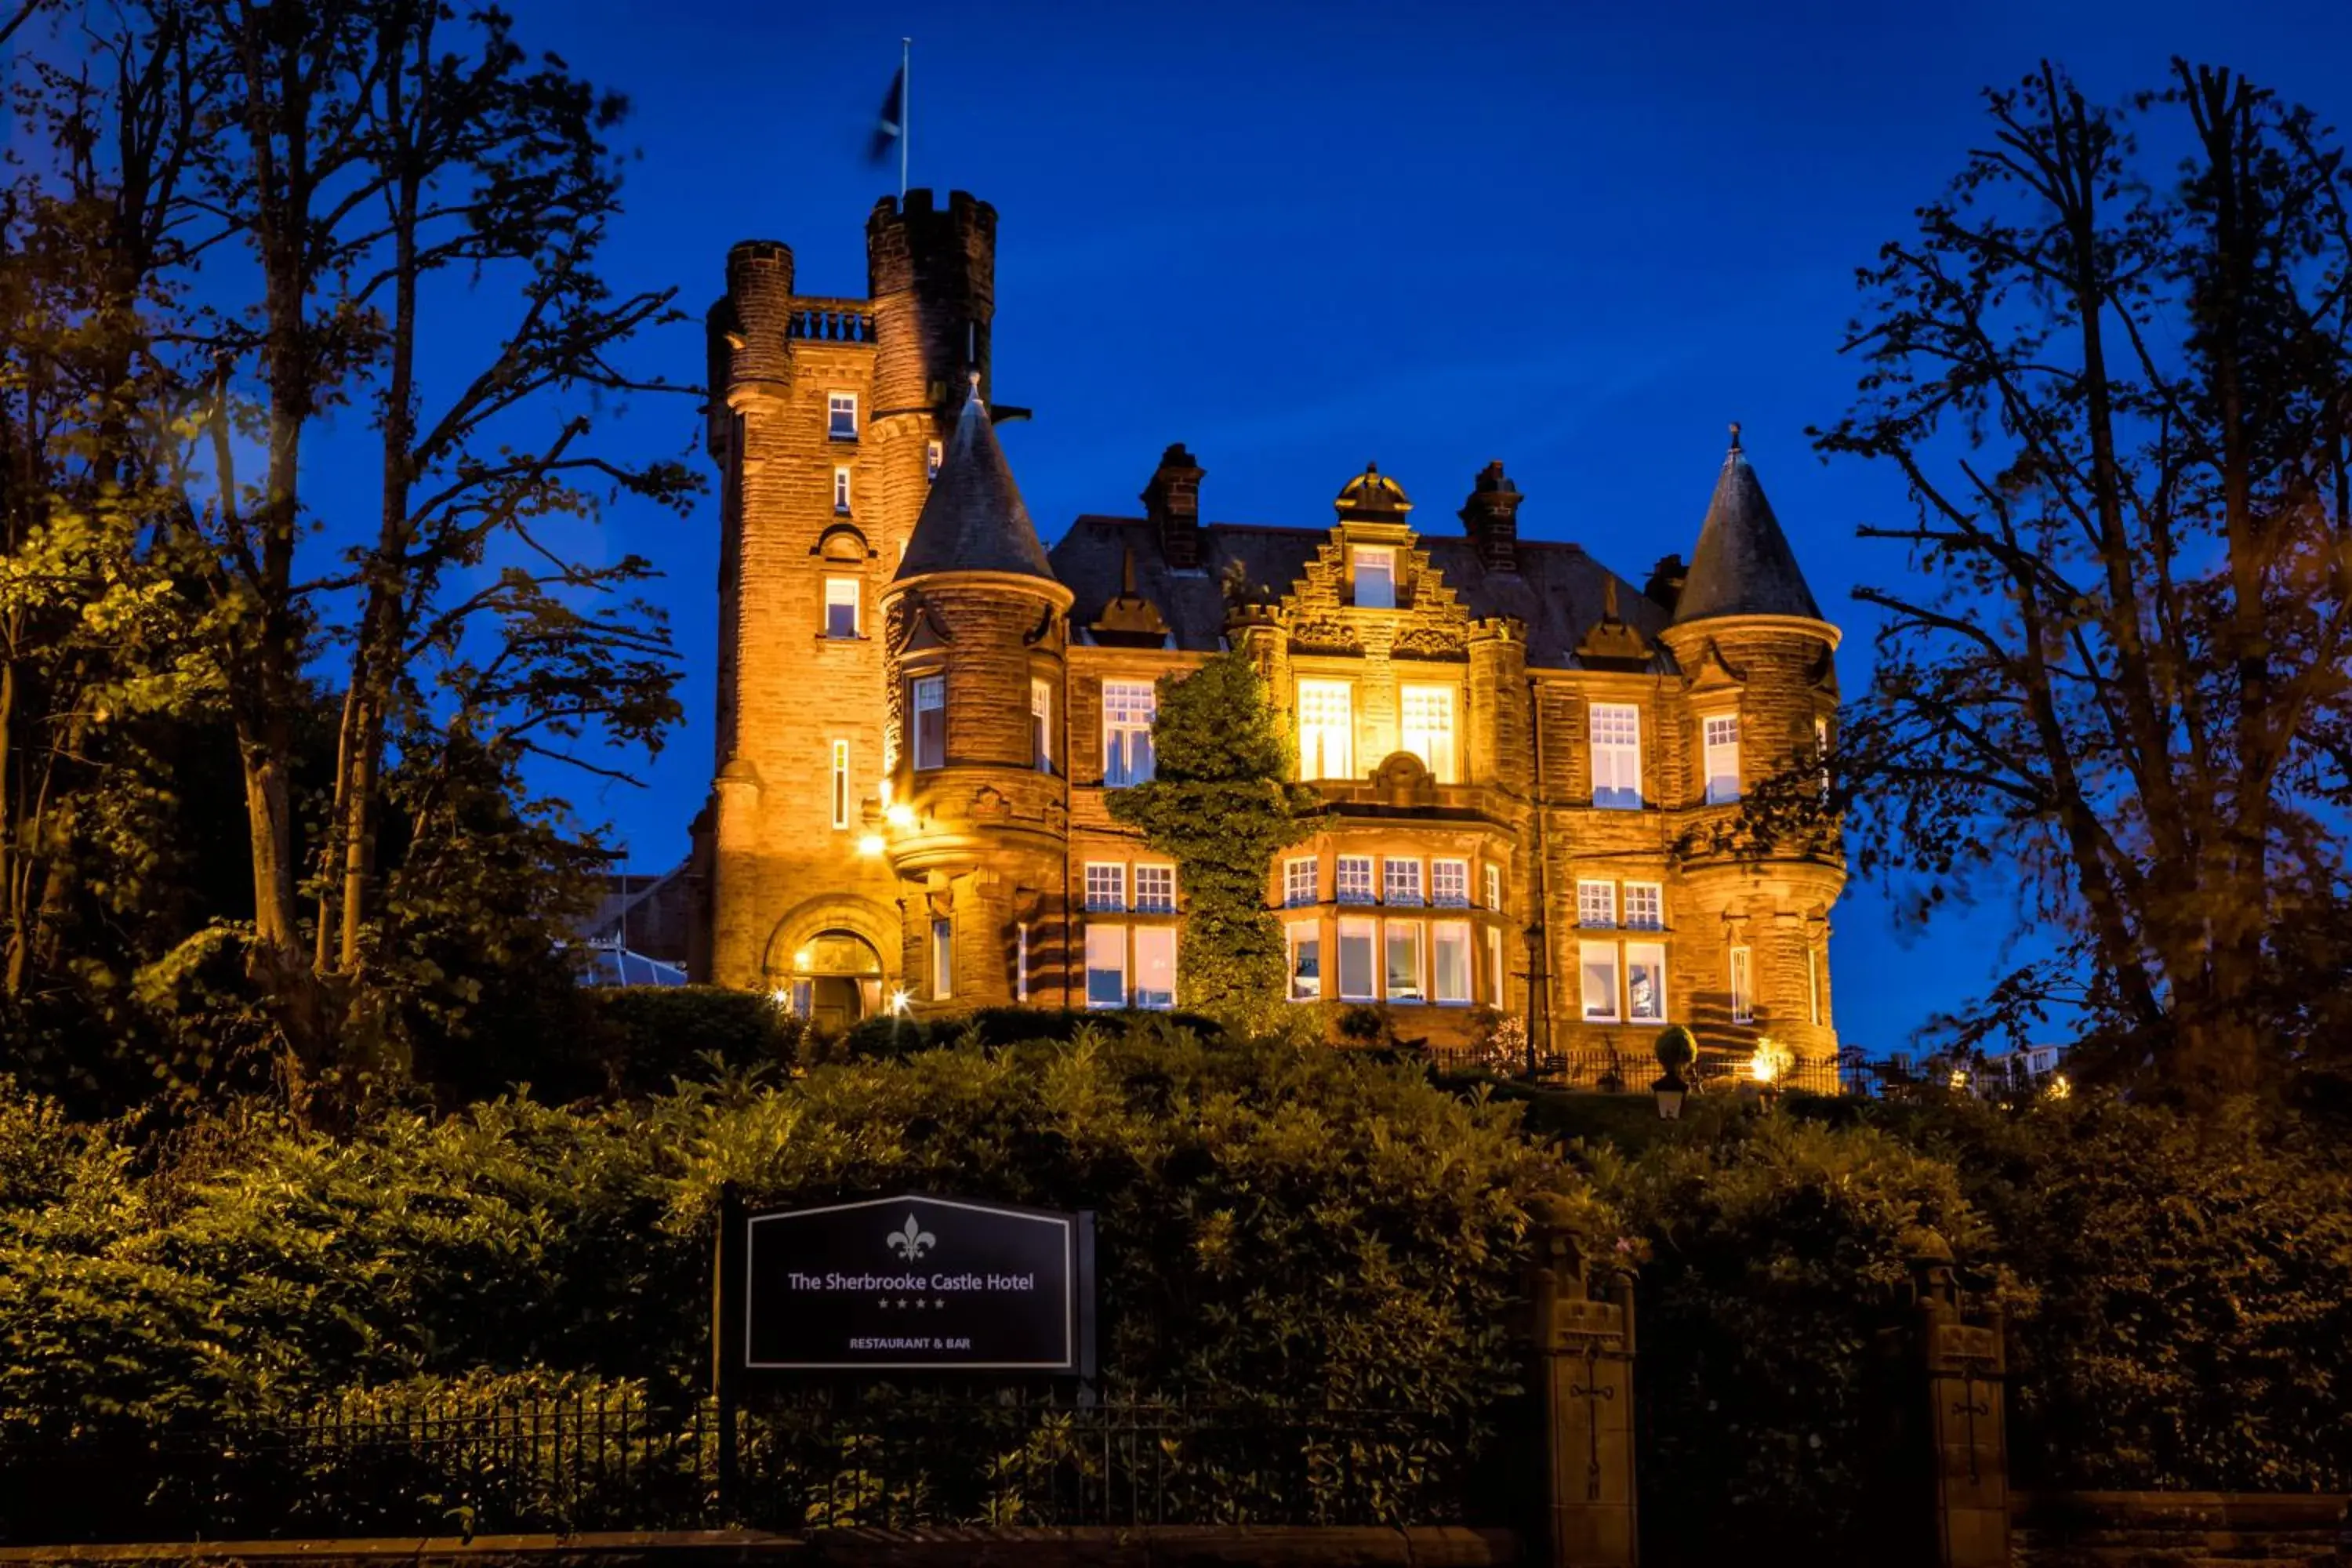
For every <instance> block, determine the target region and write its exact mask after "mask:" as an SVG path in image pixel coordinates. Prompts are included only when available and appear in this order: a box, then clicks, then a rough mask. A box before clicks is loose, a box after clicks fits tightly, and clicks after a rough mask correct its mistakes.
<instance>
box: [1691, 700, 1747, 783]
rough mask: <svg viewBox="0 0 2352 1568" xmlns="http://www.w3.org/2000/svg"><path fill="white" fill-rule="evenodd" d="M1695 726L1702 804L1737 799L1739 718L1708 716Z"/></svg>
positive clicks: (1729, 715) (1726, 715)
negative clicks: (1703, 783)
mask: <svg viewBox="0 0 2352 1568" xmlns="http://www.w3.org/2000/svg"><path fill="white" fill-rule="evenodd" d="M1698 724H1699V737H1700V741H1701V746H1700V760H1701V763H1702V764H1703V766H1704V777H1705V780H1706V804H1707V805H1729V804H1730V803H1731V802H1733V801H1735V800H1738V798H1739V715H1738V714H1737V713H1709V714H1707V715H1706V716H1705V717H1704V718H1702V719H1700V720H1699V721H1698Z"/></svg>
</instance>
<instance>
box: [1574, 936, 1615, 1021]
mask: <svg viewBox="0 0 2352 1568" xmlns="http://www.w3.org/2000/svg"><path fill="white" fill-rule="evenodd" d="M1596 966H1598V967H1601V968H1603V969H1605V970H1606V971H1607V973H1608V979H1607V981H1606V983H1605V984H1601V983H1596V979H1595V975H1594V973H1593V972H1594V969H1595V967H1596ZM1624 984H1625V967H1624V959H1623V955H1622V954H1621V953H1620V952H1618V951H1617V944H1616V943H1615V942H1579V943H1578V944H1577V955H1576V994H1577V1016H1579V1017H1580V1018H1582V1019H1583V1020H1584V1021H1585V1022H1586V1023H1588V1024H1621V1023H1622V1022H1624V1006H1625V998H1624V996H1623V995H1622V990H1623V987H1624ZM1596 990H1599V991H1605V992H1606V993H1607V995H1606V996H1605V997H1596V996H1595V995H1594V994H1593V993H1594V992H1595V991H1596ZM1596 1002H1601V1003H1602V1004H1603V1005H1604V1006H1605V1007H1606V1011H1601V1010H1600V1009H1597V1008H1596V1007H1595V1006H1594V1004H1595V1003H1596Z"/></svg>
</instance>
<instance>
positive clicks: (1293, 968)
mask: <svg viewBox="0 0 2352 1568" xmlns="http://www.w3.org/2000/svg"><path fill="white" fill-rule="evenodd" d="M1301 947H1311V948H1313V949H1314V952H1315V973H1314V974H1313V975H1312V976H1309V977H1307V978H1309V979H1311V981H1312V984H1310V985H1301V984H1299V981H1300V978H1301V977H1300V975H1299V973H1298V950H1299V949H1300V948H1301ZM1283 951H1284V952H1285V954H1286V957H1287V960H1288V963H1289V969H1288V971H1287V973H1288V974H1289V982H1288V984H1289V996H1290V1000H1292V1001H1293V1002H1320V1001H1321V1000H1322V999H1323V982H1324V974H1323V922H1322V921H1291V922H1290V924H1289V925H1287V926H1286V927H1285V928H1283Z"/></svg>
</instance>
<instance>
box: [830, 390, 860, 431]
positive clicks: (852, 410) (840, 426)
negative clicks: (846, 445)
mask: <svg viewBox="0 0 2352 1568" xmlns="http://www.w3.org/2000/svg"><path fill="white" fill-rule="evenodd" d="M824 433H825V435H826V436H828V437H831V438H832V439H834V440H835V441H855V440H856V439H857V394H856V393H854V392H834V393H828V394H826V395H825V399H824Z"/></svg>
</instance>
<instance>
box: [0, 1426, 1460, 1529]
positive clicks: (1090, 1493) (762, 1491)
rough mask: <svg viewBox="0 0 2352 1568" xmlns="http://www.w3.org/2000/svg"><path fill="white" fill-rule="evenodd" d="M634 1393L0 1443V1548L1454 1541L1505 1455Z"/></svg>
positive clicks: (1394, 1441)
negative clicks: (1165, 1537) (1132, 1529)
mask: <svg viewBox="0 0 2352 1568" xmlns="http://www.w3.org/2000/svg"><path fill="white" fill-rule="evenodd" d="M737 1421H738V1425H737V1428H736V1443H735V1457H734V1465H733V1468H732V1471H731V1474H730V1475H722V1468H721V1467H722V1458H721V1445H720V1441H719V1424H718V1417H717V1414H716V1411H715V1408H714V1407H713V1406H712V1405H709V1403H707V1402H685V1403H671V1404H666V1403H664V1402H661V1401H659V1400H656V1399H652V1398H648V1397H646V1396H644V1395H642V1394H633V1393H630V1394H619V1395H617V1396H613V1395H610V1394H604V1393H599V1394H582V1395H578V1396H574V1397H568V1398H562V1399H532V1400H524V1401H501V1402H498V1403H496V1404H493V1405H484V1404H482V1403H479V1402H466V1401H447V1400H422V1401H418V1402H415V1403H414V1404H410V1405H401V1404H397V1403H394V1404H387V1403H385V1402H384V1401H383V1400H382V1399H381V1398H380V1397H371V1398H370V1400H369V1401H368V1402H367V1405H366V1408H365V1410H364V1411H363V1412H362V1413H359V1414H353V1413H352V1411H351V1410H349V1409H348V1408H345V1407H341V1406H338V1407H331V1408H328V1409H324V1410H321V1411H319V1412H315V1413H312V1414H310V1415H305V1416H302V1417H299V1418H296V1419H289V1420H276V1421H269V1422H255V1423H247V1424H244V1425H240V1426H231V1427H220V1428H207V1429H204V1430H198V1431H184V1432H176V1433H171V1434H167V1435H160V1436H159V1435H152V1434H149V1435H139V1436H132V1435H129V1434H119V1435H114V1436H106V1437H97V1436H76V1437H69V1438H65V1439H62V1440H57V1441H49V1442H18V1443H14V1444H9V1445H5V1446H0V1541H5V1542H17V1543H26V1542H61V1541H72V1540H94V1539H100V1538H103V1539H110V1540H118V1541H135V1540H215V1541H217V1540H231V1539H247V1540H252V1539H269V1538H276V1537H288V1536H321V1535H423V1534H431V1535H443V1534H453V1535H465V1536H472V1535H477V1534H485V1533H501V1534H503V1533H510V1532H538V1531H559V1532H561V1531H586V1530H675V1529H698V1528H716V1527H719V1526H725V1525H735V1524H741V1525H751V1526H756V1527H759V1528H763V1529H771V1530H790V1531H798V1530H811V1529H817V1530H821V1529H826V1528H832V1527H842V1526H891V1527H900V1528H903V1527H909V1526H915V1525H935V1524H994V1525H1016V1524H1017V1525H1042V1526H1068V1525H1087V1524H1095V1525H1134V1524H1154V1523H1167V1524H1214V1523H1293V1524H1374V1523H1391V1524H1400V1523H1460V1522H1465V1521H1468V1520H1469V1519H1470V1518H1471V1517H1472V1516H1473V1514H1474V1513H1475V1512H1477V1511H1478V1510H1480V1508H1481V1506H1482V1505H1481V1503H1480V1499H1481V1498H1482V1497H1484V1496H1488V1495H1496V1496H1499V1495H1500V1494H1499V1493H1498V1492H1497V1491H1496V1487H1495V1477H1494V1473H1493V1472H1494V1470H1495V1468H1496V1464H1497V1463H1498V1461H1497V1460H1496V1458H1495V1453H1494V1450H1495V1449H1496V1447H1498V1446H1497V1445H1496V1444H1495V1443H1494V1442H1493V1441H1492V1440H1491V1437H1490V1436H1489V1435H1488V1434H1486V1432H1484V1431H1483V1429H1482V1428H1481V1427H1480V1426H1479V1425H1478V1424H1477V1423H1475V1422H1473V1421H1470V1420H1468V1419H1467V1418H1465V1417H1463V1416H1460V1415H1444V1414H1436V1413H1428V1412H1418V1411H1400V1410H1334V1409H1320V1408H1318V1409H1299V1408H1294V1407H1290V1406H1286V1405H1249V1406H1236V1405H1192V1404H1187V1403H1184V1402H1182V1401H1177V1400H1166V1401H1119V1402H1111V1403H1097V1404H1085V1403H1080V1402H1078V1401H1077V1400H1076V1398H1075V1397H1073V1396H1072V1394H1070V1393H1068V1392H1067V1391H1063V1390H1056V1391H1051V1392H1036V1391H1026V1392H1019V1393H1015V1392H1010V1391H1006V1392H999V1393H996V1394H970V1393H940V1392H938V1391H927V1390H908V1389H895V1390H894V1389H862V1390H856V1391H851V1390H846V1389H844V1390H835V1391H828V1390H824V1389H812V1390H801V1391H796V1392H795V1393H794V1394H793V1396H792V1397H791V1398H789V1399H785V1400H782V1401H779V1402H775V1403H772V1404H767V1405H759V1406H755V1407H753V1408H750V1409H746V1410H745V1411H743V1412H742V1413H740V1415H739V1416H738V1418H737Z"/></svg>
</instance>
